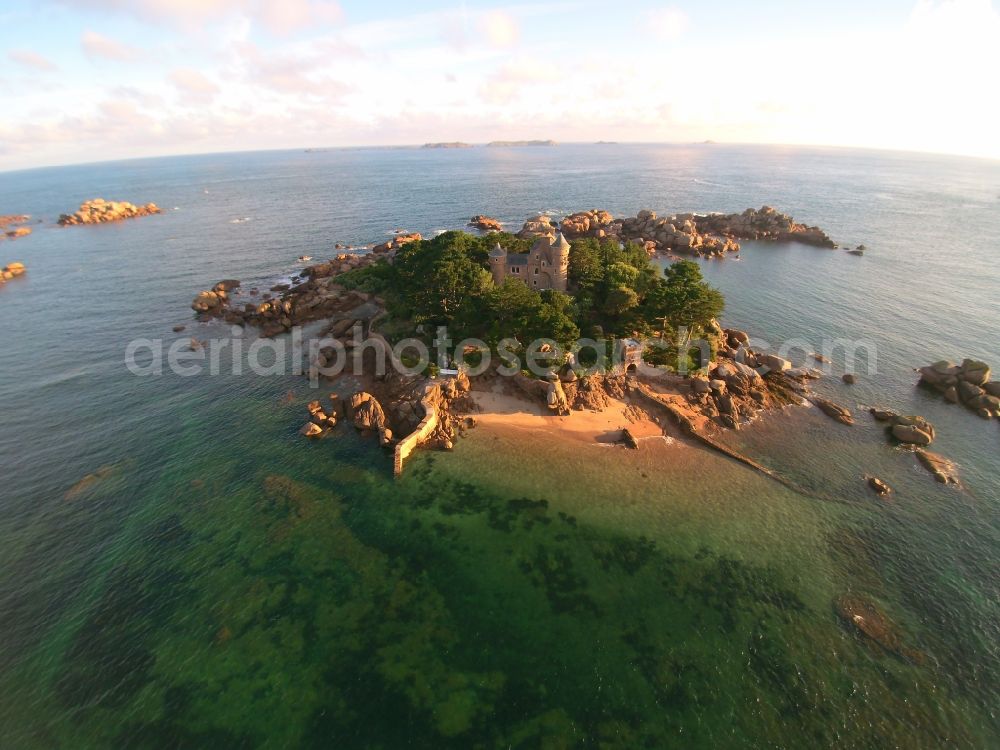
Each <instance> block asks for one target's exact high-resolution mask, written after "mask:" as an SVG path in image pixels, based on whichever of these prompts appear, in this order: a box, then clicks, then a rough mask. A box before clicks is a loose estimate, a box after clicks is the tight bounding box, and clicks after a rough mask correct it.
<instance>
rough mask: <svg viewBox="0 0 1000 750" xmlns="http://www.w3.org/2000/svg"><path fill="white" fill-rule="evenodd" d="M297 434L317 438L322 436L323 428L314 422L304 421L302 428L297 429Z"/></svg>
mask: <svg viewBox="0 0 1000 750" xmlns="http://www.w3.org/2000/svg"><path fill="white" fill-rule="evenodd" d="M299 434H300V435H304V436H305V437H307V438H318V437H322V435H323V428H322V427H320V426H319V425H318V424H316V423H315V422H306V423H305V424H304V425H302V429H300V430H299Z"/></svg>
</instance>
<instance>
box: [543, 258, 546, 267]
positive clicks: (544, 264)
mask: <svg viewBox="0 0 1000 750" xmlns="http://www.w3.org/2000/svg"><path fill="white" fill-rule="evenodd" d="M545 266H546V263H545V261H544V260H543V261H542V268H545Z"/></svg>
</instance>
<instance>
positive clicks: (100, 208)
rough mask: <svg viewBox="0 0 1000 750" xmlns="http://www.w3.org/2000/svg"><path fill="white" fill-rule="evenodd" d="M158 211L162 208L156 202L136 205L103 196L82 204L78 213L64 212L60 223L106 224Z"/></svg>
mask: <svg viewBox="0 0 1000 750" xmlns="http://www.w3.org/2000/svg"><path fill="white" fill-rule="evenodd" d="M158 213H161V209H160V208H159V207H158V206H157V205H156V204H155V203H147V204H146V205H145V206H136V205H133V204H132V203H129V202H128V201H106V200H104V199H103V198H94V199H93V200H89V201H85V202H84V203H82V204H80V208H79V209H77V211H76V213H72V214H62V215H61V216H60V217H59V224H60V225H61V226H71V225H74V224H105V223H107V222H111V221H123V220H125V219H136V218H138V217H140V216H150V215H152V214H158Z"/></svg>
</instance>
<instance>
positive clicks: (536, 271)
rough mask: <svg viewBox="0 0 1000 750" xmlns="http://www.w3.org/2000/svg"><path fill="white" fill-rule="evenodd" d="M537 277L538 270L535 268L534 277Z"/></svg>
mask: <svg viewBox="0 0 1000 750" xmlns="http://www.w3.org/2000/svg"><path fill="white" fill-rule="evenodd" d="M537 275H538V269H537V268H536V269H535V276H537Z"/></svg>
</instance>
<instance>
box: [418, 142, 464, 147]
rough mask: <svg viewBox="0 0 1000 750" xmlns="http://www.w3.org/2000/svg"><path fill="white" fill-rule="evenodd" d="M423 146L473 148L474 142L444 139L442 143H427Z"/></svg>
mask: <svg viewBox="0 0 1000 750" xmlns="http://www.w3.org/2000/svg"><path fill="white" fill-rule="evenodd" d="M421 148H472V144H471V143H463V142H462V141H444V142H442V143H425V144H424V145H423V146H421Z"/></svg>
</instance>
